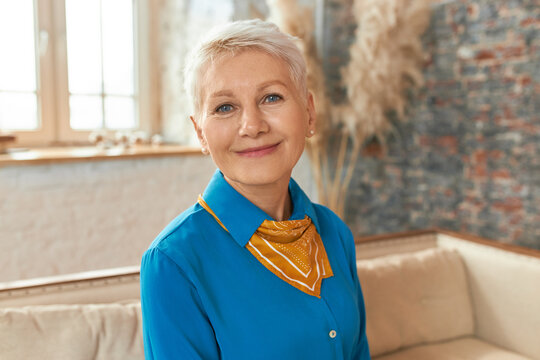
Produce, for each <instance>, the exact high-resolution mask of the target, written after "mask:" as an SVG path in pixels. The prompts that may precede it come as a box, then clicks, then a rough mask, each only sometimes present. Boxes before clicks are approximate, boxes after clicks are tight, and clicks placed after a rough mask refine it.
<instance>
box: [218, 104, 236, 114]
mask: <svg viewBox="0 0 540 360" xmlns="http://www.w3.org/2000/svg"><path fill="white" fill-rule="evenodd" d="M232 109H233V107H232V105H230V104H223V105H220V106H218V107H217V108H216V112H220V113H225V112H229V111H231V110H232Z"/></svg>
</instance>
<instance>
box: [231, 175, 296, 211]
mask: <svg viewBox="0 0 540 360" xmlns="http://www.w3.org/2000/svg"><path fill="white" fill-rule="evenodd" d="M225 180H226V181H227V182H228V183H229V185H231V186H232V187H233V188H234V189H235V190H236V191H238V192H239V193H240V194H242V195H243V196H244V197H245V198H246V199H248V200H249V201H251V202H252V203H253V204H255V205H256V206H257V207H259V208H260V209H261V210H263V211H264V212H265V213H267V214H268V215H270V216H271V217H272V219H274V220H276V221H282V220H288V219H289V218H290V217H291V214H292V200H291V197H290V195H289V180H287V181H286V182H285V181H284V180H283V181H279V182H276V183H272V184H265V185H246V184H242V183H239V182H236V181H234V180H231V179H229V178H227V177H226V176H225Z"/></svg>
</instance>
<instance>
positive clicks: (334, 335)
mask: <svg viewBox="0 0 540 360" xmlns="http://www.w3.org/2000/svg"><path fill="white" fill-rule="evenodd" d="M336 335H337V333H336V330H330V332H329V333H328V336H330V337H331V338H332V339H333V338H335V337H336Z"/></svg>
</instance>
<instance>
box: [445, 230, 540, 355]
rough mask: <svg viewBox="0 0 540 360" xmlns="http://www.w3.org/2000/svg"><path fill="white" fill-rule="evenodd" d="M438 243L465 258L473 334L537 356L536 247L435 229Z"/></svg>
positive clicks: (539, 266)
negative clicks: (474, 238)
mask: <svg viewBox="0 0 540 360" xmlns="http://www.w3.org/2000/svg"><path fill="white" fill-rule="evenodd" d="M437 243H438V246H439V247H442V248H448V249H454V250H457V251H458V252H459V253H460V255H461V257H462V259H463V262H464V264H465V267H466V271H467V276H468V279H469V287H470V293H471V299H472V305H473V309H474V314H475V324H476V328H475V333H476V336H478V337H479V338H481V339H484V340H486V341H488V342H491V343H494V344H497V345H499V346H501V347H504V348H507V349H510V350H514V351H516V352H518V353H521V354H523V355H526V356H529V357H531V358H533V359H540V341H539V334H540V301H539V298H540V252H539V251H534V250H527V251H525V252H524V251H523V250H521V251H519V253H518V252H514V251H509V250H507V249H503V248H501V247H495V246H491V245H490V244H489V243H486V242H485V241H482V240H481V241H471V240H467V239H464V238H459V237H457V236H455V235H449V234H438V238H437ZM525 253H527V254H528V255H526V254H525Z"/></svg>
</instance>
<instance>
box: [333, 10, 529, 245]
mask: <svg viewBox="0 0 540 360" xmlns="http://www.w3.org/2000/svg"><path fill="white" fill-rule="evenodd" d="M350 5H351V1H350V0H330V1H328V2H327V3H326V9H325V12H326V14H327V24H328V29H327V30H326V38H325V45H326V49H325V53H327V54H331V55H329V56H328V57H327V58H326V59H325V71H326V73H327V75H328V81H329V88H330V89H332V96H333V98H334V101H336V102H339V101H340V100H341V99H342V98H343V89H342V88H341V87H340V86H339V72H338V71H337V68H338V67H339V66H341V65H343V64H345V63H346V62H347V60H348V57H347V54H346V47H347V46H348V44H349V43H350V42H351V41H352V39H353V31H354V28H355V27H354V20H353V19H352V16H351V15H350ZM329 39H331V41H330V40H329ZM423 42H424V45H425V49H426V50H427V52H428V54H429V60H428V62H427V64H426V66H425V68H424V75H425V80H426V86H425V88H424V89H422V91H421V93H420V94H419V96H418V97H417V98H416V99H415V100H414V101H413V103H412V106H411V109H410V112H409V114H408V123H406V124H397V125H396V130H397V131H396V134H395V135H394V136H391V137H390V138H389V144H390V147H389V152H388V155H387V156H386V157H384V158H379V157H374V156H364V157H363V158H361V159H360V160H359V163H358V168H357V170H356V174H355V177H354V180H353V182H352V184H351V187H350V192H351V196H350V200H349V202H348V204H347V214H348V215H347V219H346V221H347V222H348V223H349V225H350V226H351V228H352V229H353V231H354V232H355V233H356V234H358V235H359V234H375V233H383V232H391V231H402V230H409V229H419V228H426V227H432V226H439V227H442V228H447V229H451V230H457V231H464V232H468V233H472V234H477V235H480V236H485V237H489V238H492V239H496V240H498V241H502V242H508V243H517V244H520V245H525V246H530V247H534V248H540V115H539V114H540V82H539V80H540V70H539V69H540V7H539V6H538V2H537V1H525V0H521V1H520V0H513V1H501V0H477V1H434V3H433V6H432V16H431V24H430V27H429V28H428V30H427V32H426V34H425V35H424V38H423Z"/></svg>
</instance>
